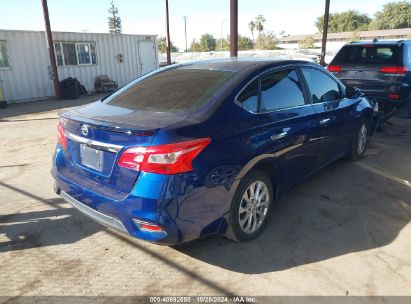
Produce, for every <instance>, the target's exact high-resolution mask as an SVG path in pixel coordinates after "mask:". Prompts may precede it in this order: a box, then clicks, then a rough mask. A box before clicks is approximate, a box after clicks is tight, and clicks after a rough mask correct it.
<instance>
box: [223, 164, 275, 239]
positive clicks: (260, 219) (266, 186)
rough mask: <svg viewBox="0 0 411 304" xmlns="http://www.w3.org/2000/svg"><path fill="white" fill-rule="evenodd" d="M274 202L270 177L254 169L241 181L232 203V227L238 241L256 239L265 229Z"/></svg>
mask: <svg viewBox="0 0 411 304" xmlns="http://www.w3.org/2000/svg"><path fill="white" fill-rule="evenodd" d="M272 204H273V186H272V182H271V179H270V177H269V176H268V175H267V174H266V173H264V172H263V171H260V170H253V171H251V172H250V173H248V174H247V175H246V176H245V177H244V178H243V180H242V181H241V183H240V185H239V187H238V189H237V192H236V193H235V195H234V198H233V202H232V204H231V228H232V230H233V232H234V234H235V236H236V239H237V240H238V241H249V240H252V239H255V238H256V237H257V236H258V235H259V234H260V233H261V231H262V230H263V228H264V225H265V223H266V221H267V217H268V214H269V212H270V210H271V206H272Z"/></svg>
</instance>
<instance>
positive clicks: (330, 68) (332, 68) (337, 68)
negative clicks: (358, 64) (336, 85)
mask: <svg viewBox="0 0 411 304" xmlns="http://www.w3.org/2000/svg"><path fill="white" fill-rule="evenodd" d="M327 70H328V71H330V72H331V73H339V72H341V70H342V68H341V66H340V65H329V66H328V67H327Z"/></svg>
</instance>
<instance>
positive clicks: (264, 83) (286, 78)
mask: <svg viewBox="0 0 411 304" xmlns="http://www.w3.org/2000/svg"><path fill="white" fill-rule="evenodd" d="M304 104H305V101H304V94H303V90H302V87H301V83H300V81H299V80H298V75H297V73H296V71H295V70H294V69H287V70H281V71H277V72H273V73H271V74H268V75H265V76H263V77H262V78H261V108H260V111H261V112H267V111H273V110H278V109H284V108H291V107H296V106H301V105H304Z"/></svg>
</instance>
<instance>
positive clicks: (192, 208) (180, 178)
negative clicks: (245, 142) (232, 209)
mask: <svg viewBox="0 0 411 304" xmlns="http://www.w3.org/2000/svg"><path fill="white" fill-rule="evenodd" d="M61 158H65V156H64V154H63V153H62V151H61V149H59V148H58V149H57V150H56V153H55V155H54V159H53V166H52V170H51V173H52V175H53V177H54V179H55V187H56V192H57V193H59V194H60V195H61V196H62V198H63V199H65V200H66V201H67V202H68V203H69V204H71V205H72V206H73V207H75V208H76V209H78V210H79V211H80V212H82V213H84V214H85V215H87V216H89V217H90V218H92V219H93V220H95V221H97V222H99V223H101V224H103V225H105V226H108V227H111V228H114V229H116V230H117V231H121V232H123V233H127V234H129V235H131V236H133V237H135V238H138V239H142V240H145V241H149V242H153V243H158V244H164V245H172V244H179V243H183V242H188V241H191V240H193V239H196V238H200V237H203V236H206V235H210V234H220V233H221V234H224V233H225V232H226V231H225V229H226V225H223V222H224V221H225V219H224V216H225V215H226V214H227V212H228V210H229V206H230V203H231V193H230V191H229V190H228V189H227V188H226V187H224V186H218V187H206V186H204V185H202V184H201V183H200V182H199V178H198V176H196V175H195V174H194V173H186V174H180V175H159V174H153V173H144V172H142V173H140V174H139V177H138V179H137V181H136V182H135V185H134V187H133V189H132V191H131V192H130V193H128V194H124V193H123V194H122V195H112V193H111V192H112V191H111V190H110V191H111V192H110V195H107V192H109V191H108V190H106V192H103V191H101V187H99V186H98V185H97V184H96V185H95V186H93V183H91V182H90V181H88V180H86V179H84V180H83V179H81V178H76V179H73V178H72V175H66V170H62V171H60V169H59V168H60V166H62V164H61V162H62V161H61ZM59 159H60V160H59ZM136 222H145V223H151V224H155V225H158V226H160V227H161V228H162V231H156V232H153V231H146V230H141V229H140V228H139V225H138V224H137V223H136ZM222 227H224V228H222Z"/></svg>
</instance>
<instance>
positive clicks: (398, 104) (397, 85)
mask: <svg viewBox="0 0 411 304" xmlns="http://www.w3.org/2000/svg"><path fill="white" fill-rule="evenodd" d="M337 77H338V76H337ZM339 79H340V80H341V81H342V82H343V83H344V84H345V85H347V86H351V87H356V88H358V89H359V90H360V91H361V92H363V93H364V94H365V95H366V96H367V97H369V98H370V99H373V100H375V101H378V102H379V103H383V104H384V105H385V106H387V107H389V108H402V107H403V106H404V105H405V104H407V103H408V101H409V100H410V99H411V86H410V85H409V84H408V83H404V82H393V83H390V82H388V81H382V80H359V79H348V78H339ZM390 95H396V98H390V97H389V96H390Z"/></svg>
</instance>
